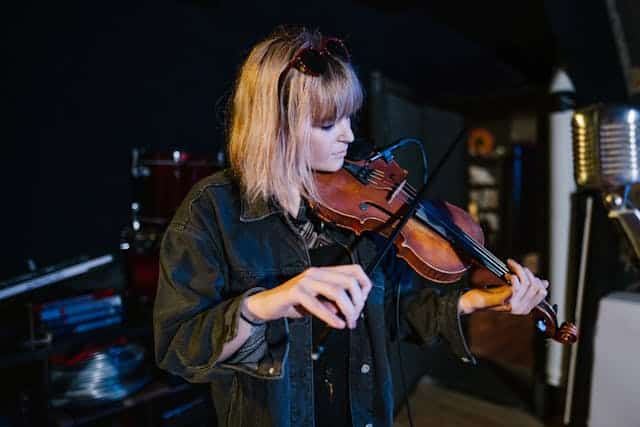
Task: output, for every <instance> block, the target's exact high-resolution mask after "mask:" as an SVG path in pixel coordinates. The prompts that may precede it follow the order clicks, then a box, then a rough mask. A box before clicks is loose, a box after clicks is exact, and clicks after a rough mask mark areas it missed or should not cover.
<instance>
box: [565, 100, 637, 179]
mask: <svg viewBox="0 0 640 427" xmlns="http://www.w3.org/2000/svg"><path fill="white" fill-rule="evenodd" d="M571 131H572V135H573V168H574V178H575V181H576V184H577V185H578V186H580V187H588V188H603V187H604V188H611V187H619V186H624V185H627V184H633V183H636V182H640V151H639V149H640V135H639V134H640V111H638V110H637V109H635V108H633V107H629V106H621V105H603V104H595V105H592V106H588V107H585V108H581V109H578V110H576V112H575V113H574V114H573V118H572V120H571Z"/></svg>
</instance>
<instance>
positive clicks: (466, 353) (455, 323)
mask: <svg viewBox="0 0 640 427" xmlns="http://www.w3.org/2000/svg"><path fill="white" fill-rule="evenodd" d="M461 295H462V292H450V293H448V294H447V295H446V296H444V298H443V300H444V301H442V302H443V304H442V306H441V309H442V310H443V312H442V313H441V317H440V318H441V319H442V322H443V324H442V325H441V327H440V331H439V332H440V335H441V336H442V337H443V338H444V339H445V340H447V342H448V343H449V347H450V348H451V351H452V352H453V354H455V355H456V356H457V357H458V358H459V359H460V361H462V362H463V363H469V364H472V365H476V364H477V363H478V362H477V360H476V358H475V357H474V356H473V354H472V353H471V350H469V346H468V345H467V340H466V338H465V336H464V332H463V330H462V321H461V318H460V317H461V314H460V313H459V311H458V304H459V301H460V297H461Z"/></svg>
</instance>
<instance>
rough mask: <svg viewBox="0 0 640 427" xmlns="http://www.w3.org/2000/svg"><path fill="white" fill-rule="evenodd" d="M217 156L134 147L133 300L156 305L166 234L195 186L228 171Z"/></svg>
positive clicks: (129, 255)
mask: <svg viewBox="0 0 640 427" xmlns="http://www.w3.org/2000/svg"><path fill="white" fill-rule="evenodd" d="M224 160H225V159H224V153H223V152H222V151H220V152H219V153H218V155H217V156H215V157H214V156H211V155H210V156H207V155H202V154H195V153H189V152H186V151H181V150H173V151H148V150H145V149H140V148H134V149H133V150H132V156H131V179H132V185H133V199H132V202H131V221H130V223H129V224H128V225H127V226H126V227H125V228H124V229H123V230H122V234H121V239H120V249H121V250H122V252H123V255H124V259H125V263H126V268H127V274H128V279H129V284H130V289H131V291H132V294H133V295H132V296H134V297H137V298H139V299H140V300H141V302H149V301H152V300H153V298H154V296H155V290H156V286H157V283H158V269H159V260H158V254H159V249H160V242H161V240H162V235H163V234H164V230H165V229H166V227H167V225H168V224H169V222H170V221H171V218H172V217H173V215H174V213H175V211H176V209H177V208H178V206H180V203H181V202H182V200H183V199H184V198H185V196H186V195H187V193H188V192H189V190H190V189H191V187H193V185H194V184H195V183H196V182H198V181H199V180H200V179H202V178H204V177H206V176H208V175H210V174H212V173H213V172H215V171H216V170H219V169H222V167H223V166H224Z"/></svg>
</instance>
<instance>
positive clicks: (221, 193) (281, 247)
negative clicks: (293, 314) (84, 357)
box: [154, 171, 473, 427]
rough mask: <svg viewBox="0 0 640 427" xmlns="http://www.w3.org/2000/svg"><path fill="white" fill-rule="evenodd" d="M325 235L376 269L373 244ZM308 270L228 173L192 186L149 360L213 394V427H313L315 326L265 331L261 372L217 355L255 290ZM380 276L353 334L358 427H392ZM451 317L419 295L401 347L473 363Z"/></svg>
mask: <svg viewBox="0 0 640 427" xmlns="http://www.w3.org/2000/svg"><path fill="white" fill-rule="evenodd" d="M329 232H330V233H332V235H331V237H332V238H333V239H334V240H335V241H336V242H339V243H341V244H343V245H344V246H346V247H348V248H349V249H350V252H351V254H352V257H353V260H354V261H355V262H360V263H362V264H366V262H367V260H370V259H372V258H373V256H374V254H375V244H374V243H373V241H372V240H371V239H368V238H356V237H355V236H353V235H352V234H350V233H345V232H343V231H340V230H337V229H331V230H329ZM309 263H310V262H309V253H308V251H307V249H306V246H305V245H304V242H303V241H302V239H301V237H300V236H299V235H298V234H297V233H295V231H294V229H293V226H292V224H291V223H290V222H289V220H288V217H287V216H286V215H285V214H284V212H283V211H282V210H281V209H278V208H277V207H275V206H273V205H271V204H268V203H264V202H261V203H255V204H251V203H248V202H247V201H246V200H245V199H244V198H242V197H241V196H240V193H239V191H238V187H237V185H236V184H235V181H234V180H233V179H232V177H231V174H230V173H229V172H228V171H225V172H220V173H217V174H215V175H212V176H210V177H207V178H205V179H204V180H202V181H200V182H199V183H198V184H196V186H195V187H194V188H193V190H192V191H191V192H190V194H189V195H188V196H187V197H186V198H185V200H184V202H183V203H182V205H181V206H180V208H179V209H178V211H177V213H176V215H175V217H174V218H173V220H172V222H171V224H170V226H169V227H168V229H167V231H166V234H165V235H164V238H163V241H162V246H161V253H160V281H159V284H158V292H157V297H156V301H155V307H154V334H155V353H156V360H157V363H158V365H159V366H160V367H161V368H163V369H166V370H167V371H169V372H172V373H174V374H176V375H180V376H182V377H184V378H185V379H186V380H188V381H191V382H210V383H211V387H212V395H213V399H214V404H215V407H216V411H217V415H218V424H219V425H220V426H261V427H262V426H264V427H267V426H269V427H271V426H274V427H286V426H290V427H298V426H313V424H314V417H313V407H314V405H313V366H312V360H311V357H310V353H311V347H312V342H311V339H312V338H311V335H312V334H311V319H310V318H308V317H307V318H303V319H296V320H293V319H279V320H275V321H271V322H268V323H267V328H266V332H265V334H266V340H267V345H268V347H267V351H266V354H265V356H264V357H263V358H262V359H261V360H260V361H259V362H258V363H253V364H242V363H230V362H229V363H224V362H222V363H216V360H217V359H218V356H219V354H220V351H221V349H222V346H223V344H224V343H225V342H228V341H230V340H231V339H233V337H234V336H235V335H236V330H237V327H238V317H239V311H238V309H239V305H240V302H241V300H242V298H244V297H245V295H246V294H247V293H249V292H252V291H255V288H258V287H263V288H271V287H274V286H276V285H278V284H280V283H283V282H284V281H286V280H288V279H289V278H291V277H293V276H295V275H297V274H299V273H300V272H302V271H303V270H304V269H306V268H307V267H308V266H309ZM384 271H385V270H383V269H378V270H376V271H374V273H373V274H372V281H373V284H374V286H373V289H372V290H371V292H370V294H369V297H368V300H367V304H366V307H365V309H364V312H363V315H362V316H361V319H360V321H359V322H358V326H357V328H355V329H354V330H352V331H351V332H350V348H349V355H350V372H351V374H350V377H349V387H350V398H351V411H352V416H353V424H354V425H355V426H371V425H374V426H391V425H392V421H393V397H392V390H393V388H392V383H391V369H390V364H389V360H388V356H387V342H388V340H389V331H388V329H387V327H386V326H385V325H386V323H385V317H389V315H386V316H385V312H386V310H388V309H389V307H390V306H391V302H392V300H393V298H392V297H391V289H392V286H391V283H390V280H389V277H388V276H387V275H386V273H385V272H384ZM457 305H458V294H457V293H450V294H447V295H445V296H442V297H439V296H438V294H437V293H436V292H434V291H433V290H431V289H429V288H426V287H422V288H421V289H420V290H417V291H413V292H410V293H407V294H405V295H404V298H403V299H402V313H403V315H404V318H403V325H401V332H402V336H403V337H404V338H406V339H410V340H413V341H414V342H418V343H427V342H429V341H430V340H431V339H432V338H434V337H436V336H442V337H444V338H445V339H446V340H447V341H448V342H449V344H450V345H451V348H452V350H453V351H454V353H456V354H457V355H458V356H460V357H461V358H462V360H463V361H473V356H472V355H471V354H470V353H469V351H468V349H467V346H466V343H465V342H464V337H463V336H462V331H461V328H460V323H459V317H458V314H457ZM389 323H391V322H389ZM230 360H233V359H230Z"/></svg>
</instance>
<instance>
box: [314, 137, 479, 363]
mask: <svg viewBox="0 0 640 427" xmlns="http://www.w3.org/2000/svg"><path fill="white" fill-rule="evenodd" d="M466 133H467V128H466V127H463V128H462V130H461V131H460V132H459V133H458V135H457V136H456V138H455V139H454V140H453V142H452V143H451V144H450V145H449V148H448V149H447V151H446V153H445V154H444V155H443V156H442V158H441V159H440V161H439V162H438V164H437V166H436V167H435V169H434V170H433V172H432V173H431V174H430V175H429V176H428V177H425V179H424V182H423V184H422V187H420V190H419V191H418V192H417V194H416V195H415V197H414V198H413V200H412V201H411V204H410V205H409V207H408V208H407V210H406V211H405V213H404V214H403V216H402V217H401V218H400V222H399V223H398V225H397V226H396V227H395V229H394V230H393V232H392V233H391V235H390V236H389V237H388V238H387V240H386V241H385V243H384V245H383V247H382V249H381V250H379V251H378V253H377V254H376V257H375V258H374V259H373V261H371V262H370V263H369V265H368V266H367V268H366V269H365V273H366V274H367V276H370V274H371V273H372V272H373V270H375V269H376V267H378V264H380V261H382V258H384V256H385V255H386V254H387V252H389V249H391V245H392V244H393V242H394V241H395V240H396V237H398V234H399V233H400V231H401V230H402V227H404V225H405V224H406V223H407V221H409V219H410V218H411V217H413V214H414V213H415V211H416V209H417V208H418V205H419V204H420V202H421V200H422V198H423V196H424V195H425V194H426V192H427V190H428V189H429V187H430V186H431V184H432V183H433V179H434V178H435V177H436V176H437V175H438V173H439V172H440V170H441V169H442V166H443V165H444V164H445V163H446V161H447V160H448V159H449V157H451V154H452V153H453V150H454V149H455V148H456V147H457V146H458V144H459V143H460V141H461V140H462V137H463V136H464V135H465V134H466ZM402 145H404V143H403V142H402V141H400V142H399V143H397V144H395V145H394V146H393V147H391V148H389V149H387V150H385V151H386V153H385V154H383V153H379V152H378V153H376V154H374V155H373V156H371V157H370V158H369V159H367V161H368V162H370V161H372V160H371V159H378V158H380V157H383V158H384V159H385V161H387V163H388V162H390V161H391V160H393V156H391V155H390V151H393V150H394V149H396V148H399V147H401V146H402ZM425 175H426V174H425ZM332 332H333V328H330V327H329V326H327V325H325V326H324V329H323V330H322V332H321V333H320V336H319V337H318V341H317V343H314V345H313V350H312V352H311V359H312V360H318V359H320V357H321V356H322V354H323V353H324V352H325V350H326V347H325V342H326V341H327V339H328V338H329V336H330V335H331V333H332Z"/></svg>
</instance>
